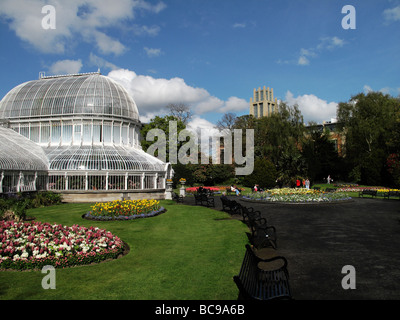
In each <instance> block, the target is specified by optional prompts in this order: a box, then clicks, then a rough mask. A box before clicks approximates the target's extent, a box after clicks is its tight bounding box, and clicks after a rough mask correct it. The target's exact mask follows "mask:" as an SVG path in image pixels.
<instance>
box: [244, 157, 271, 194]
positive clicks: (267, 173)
mask: <svg viewBox="0 0 400 320" xmlns="http://www.w3.org/2000/svg"><path fill="white" fill-rule="evenodd" d="M277 175H278V174H277V171H276V168H275V165H274V164H273V163H272V162H271V161H270V160H268V159H266V158H261V159H256V161H255V162H254V171H253V173H252V174H251V175H248V176H245V177H244V178H243V184H244V185H245V186H246V187H254V185H255V184H258V185H259V186H260V187H261V188H263V189H269V188H272V187H274V186H275V185H276V179H277Z"/></svg>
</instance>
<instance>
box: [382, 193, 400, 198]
mask: <svg viewBox="0 0 400 320" xmlns="http://www.w3.org/2000/svg"><path fill="white" fill-rule="evenodd" d="M390 197H399V200H400V192H399V191H388V192H385V194H384V195H383V198H384V199H386V198H387V199H390Z"/></svg>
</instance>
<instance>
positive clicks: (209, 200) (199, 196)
mask: <svg viewBox="0 0 400 320" xmlns="http://www.w3.org/2000/svg"><path fill="white" fill-rule="evenodd" d="M194 200H195V204H196V205H198V204H200V205H202V206H206V207H215V203H214V198H213V197H210V196H208V195H207V194H205V193H195V194H194Z"/></svg>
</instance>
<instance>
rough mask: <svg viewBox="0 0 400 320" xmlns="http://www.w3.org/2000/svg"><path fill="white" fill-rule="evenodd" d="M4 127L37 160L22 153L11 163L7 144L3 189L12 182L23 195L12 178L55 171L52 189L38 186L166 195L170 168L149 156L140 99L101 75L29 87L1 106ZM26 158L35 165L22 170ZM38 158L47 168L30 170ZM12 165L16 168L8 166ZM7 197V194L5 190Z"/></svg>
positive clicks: (0, 166) (0, 163) (1, 152)
mask: <svg viewBox="0 0 400 320" xmlns="http://www.w3.org/2000/svg"><path fill="white" fill-rule="evenodd" d="M0 121H3V122H7V126H9V128H11V129H12V130H10V129H5V128H2V131H0V134H2V135H3V136H7V135H8V134H10V139H11V140H12V141H17V142H16V143H17V144H18V143H19V142H18V141H19V140H18V139H20V140H21V139H22V138H23V139H24V141H25V143H26V142H27V141H28V142H29V143H30V145H31V146H32V148H31V147H29V148H28V149H29V150H30V152H31V153H32V155H30V154H29V153H26V154H24V152H23V151H22V150H21V149H18V148H16V149H15V150H14V152H13V153H10V154H11V156H7V155H6V154H7V153H8V151H7V150H8V149H7V147H6V146H5V144H4V143H3V144H1V143H0V148H1V149H0V172H2V176H3V178H0V179H1V180H0V182H2V183H3V186H4V185H5V184H6V183H7V185H10V186H11V185H14V187H12V188H11V189H18V188H16V186H15V184H17V185H18V183H19V184H20V182H18V181H20V180H19V178H15V175H13V176H12V177H14V178H11V176H10V178H6V179H5V178H4V177H5V176H7V174H8V173H9V172H17V173H18V172H21V170H22V171H26V172H41V173H43V172H47V174H48V178H47V181H46V182H45V183H44V182H43V179H42V178H40V179H37V178H36V180H35V181H40V184H41V187H42V185H43V184H45V185H46V188H47V189H48V190H57V191H67V190H79V191H88V192H89V191H94V190H96V191H99V190H105V191H108V190H152V189H165V179H166V178H167V171H168V170H169V169H168V168H169V166H168V165H167V164H165V163H163V162H162V161H160V160H158V159H156V158H155V157H152V156H150V155H148V154H147V153H145V152H144V151H143V150H142V149H141V146H140V128H141V123H140V121H139V112H138V109H137V106H136V104H135V102H134V100H133V99H132V98H131V97H130V95H129V94H128V92H127V91H126V90H125V89H124V88H123V87H122V86H120V85H119V84H117V83H116V82H115V81H113V80H112V79H110V78H108V77H105V76H102V75H101V74H99V73H90V74H81V75H69V76H57V77H42V78H40V79H39V80H34V81H29V82H26V83H23V84H21V85H19V86H17V87H15V88H14V89H12V90H11V91H10V92H9V93H8V94H7V95H6V96H5V97H4V98H3V100H1V101H0ZM5 130H6V131H5ZM12 131H14V132H13V134H11V132H12ZM18 133H19V134H18ZM26 138H27V139H26ZM2 141H3V139H2ZM4 141H5V140H4ZM19 154H21V156H22V158H23V156H28V158H29V159H28V160H29V161H25V160H23V161H20V163H18V160H17V159H18V158H19V156H20V155H19ZM38 157H39V158H40V160H41V161H43V163H41V164H42V167H40V168H36V169H35V170H33V169H30V168H29V163H31V162H32V161H34V160H35V159H37V158H38ZM12 161H14V162H15V163H14V164H13V165H12V166H10V165H7V163H11V162H12ZM27 166H28V167H27ZM27 176H29V175H27ZM38 176H40V177H42V176H43V174H40V175H38V174H36V177H38ZM18 177H19V174H18ZM25 180H26V181H28V180H29V179H28V178H25ZM31 180H32V179H31ZM29 181H30V180H29ZM37 187H38V186H37V185H35V186H33V185H32V187H31V189H32V190H36V188H37ZM7 188H8V187H7ZM3 189H4V188H3ZM18 191H24V190H23V188H19V190H18ZM0 192H4V190H3V191H2V189H1V183H0Z"/></svg>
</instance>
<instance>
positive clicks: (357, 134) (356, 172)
mask: <svg viewBox="0 0 400 320" xmlns="http://www.w3.org/2000/svg"><path fill="white" fill-rule="evenodd" d="M399 106H400V103H399V99H397V98H393V97H391V96H389V95H384V94H383V93H381V92H369V93H368V94H367V95H366V94H364V93H361V94H358V95H356V96H354V97H352V98H351V99H350V101H349V102H347V103H339V106H338V112H337V118H338V122H339V123H341V124H342V127H341V130H342V132H343V133H344V134H345V137H346V146H345V155H346V163H347V169H348V172H349V176H351V177H353V178H358V180H359V182H361V183H365V184H369V185H377V184H381V183H387V179H388V178H387V175H386V174H385V172H387V170H386V161H387V159H388V156H389V154H390V153H394V152H396V150H398V149H399V145H398V144H397V145H396V143H393V142H395V141H396V139H397V138H396V132H398V127H397V124H396V123H397V121H398V119H399V116H398V115H399ZM393 139H395V140H393Z"/></svg>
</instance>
